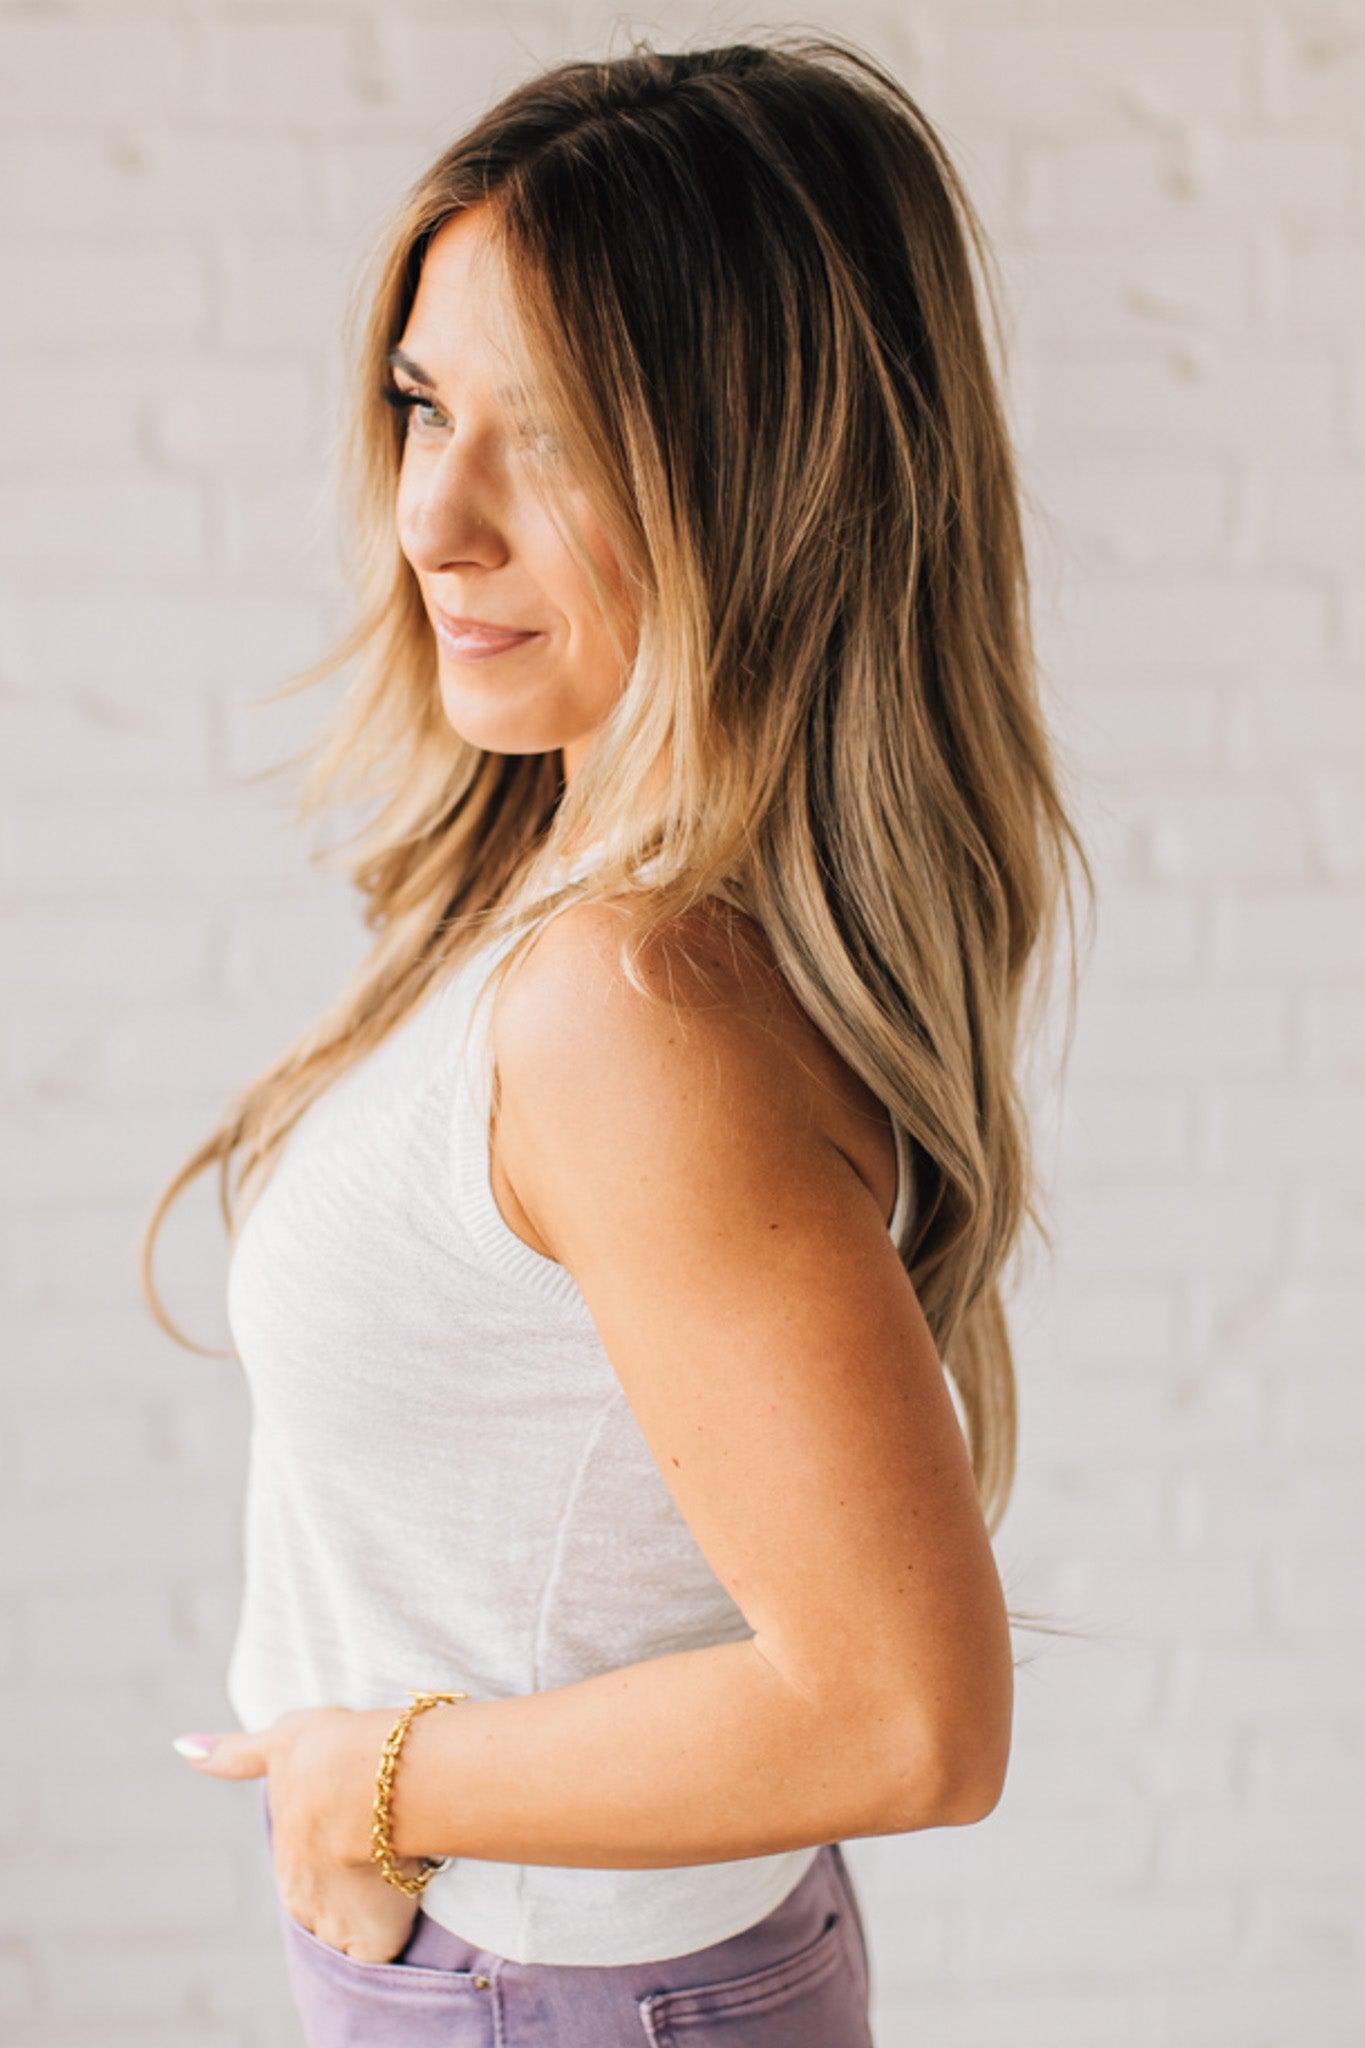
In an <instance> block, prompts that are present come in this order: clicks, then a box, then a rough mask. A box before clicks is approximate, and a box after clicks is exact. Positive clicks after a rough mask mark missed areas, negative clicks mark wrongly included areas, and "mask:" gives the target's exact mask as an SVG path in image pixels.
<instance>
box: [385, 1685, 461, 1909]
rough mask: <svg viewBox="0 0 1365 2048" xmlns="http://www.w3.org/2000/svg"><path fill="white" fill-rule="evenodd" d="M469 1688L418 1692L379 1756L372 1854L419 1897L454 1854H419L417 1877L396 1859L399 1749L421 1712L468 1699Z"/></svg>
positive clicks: (393, 1880) (396, 1880) (393, 1882)
mask: <svg viewBox="0 0 1365 2048" xmlns="http://www.w3.org/2000/svg"><path fill="white" fill-rule="evenodd" d="M468 1698H469V1694H468V1693H467V1692H414V1693H413V1695H412V1705H411V1706H408V1707H404V1709H403V1711H402V1713H401V1714H400V1715H399V1716H398V1719H397V1720H396V1721H395V1722H394V1724H393V1726H392V1728H391V1729H390V1730H389V1732H388V1734H387V1736H386V1737H385V1739H384V1748H383V1751H382V1752H381V1755H380V1758H379V1770H378V1773H377V1775H376V1778H375V1794H374V1820H373V1824H372V1825H371V1828H370V1855H371V1857H372V1858H373V1860H374V1862H375V1863H376V1864H377V1865H378V1866H379V1871H380V1875H381V1876H382V1877H384V1878H386V1879H387V1881H388V1882H389V1883H390V1884H391V1885H393V1886H395V1887H396V1889H397V1890H398V1891H400V1892H406V1893H408V1895H409V1897H412V1898H415V1897H417V1896H418V1895H419V1894H420V1893H421V1892H424V1891H425V1890H426V1888H427V1886H428V1885H429V1884H430V1883H431V1880H432V1878H433V1877H435V1875H436V1873H437V1871H438V1870H444V1869H445V1867H446V1865H447V1864H448V1863H451V1862H453V1861H454V1858H453V1857H450V1856H419V1857H418V1859H417V1860H418V1862H419V1864H420V1865H421V1869H420V1870H419V1871H418V1873H417V1875H416V1876H415V1877H408V1876H406V1875H405V1874H404V1872H403V1871H401V1870H400V1869H399V1868H398V1865H397V1862H396V1861H395V1860H394V1854H393V1839H392V1836H391V1834H390V1811H391V1805H392V1800H393V1774H394V1771H395V1770H396V1769H397V1766H398V1753H399V1751H400V1750H401V1749H402V1747H403V1738H404V1737H405V1736H406V1734H407V1732H408V1729H409V1728H410V1727H411V1725H412V1723H413V1720H414V1719H415V1718H416V1716H417V1715H418V1714H421V1713H425V1711H426V1709H427V1708H428V1707H435V1706H441V1705H444V1704H447V1703H453V1702H454V1701H456V1700H467V1699H468Z"/></svg>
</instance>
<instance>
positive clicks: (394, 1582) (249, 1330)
mask: <svg viewBox="0 0 1365 2048" xmlns="http://www.w3.org/2000/svg"><path fill="white" fill-rule="evenodd" d="M590 853H591V849H589V854H590ZM587 857H588V855H584V856H580V857H579V858H580V861H581V860H582V859H585V858H587ZM572 865H574V866H575V867H576V866H577V865H578V863H573V864H572ZM504 943H507V942H506V941H505V940H504V939H503V938H502V937H501V935H495V936H494V938H493V939H492V940H491V941H485V942H484V943H483V944H482V945H481V946H479V947H478V948H477V949H476V950H475V951H474V952H473V953H472V954H470V955H468V956H466V958H465V959H464V960H462V961H461V962H459V963H458V965H457V967H456V969H455V970H454V972H453V973H452V974H451V975H450V976H449V977H448V978H447V979H446V980H444V981H442V982H441V983H440V984H438V985H437V986H436V987H434V988H433V989H431V990H429V991H427V993H426V995H425V996H424V997H423V998H422V999H421V1000H419V1002H418V1003H417V1004H416V1006H415V1007H414V1008H413V1009H412V1010H411V1011H409V1013H408V1014H407V1015H406V1016H405V1017H404V1018H403V1020H402V1021H401V1023H399V1024H398V1025H396V1026H395V1027H394V1028H393V1030H391V1031H390V1033H389V1034H388V1036H387V1037H386V1038H385V1039H384V1040H383V1041H382V1042H381V1043H380V1044H379V1045H378V1046H376V1047H375V1048H374V1049H373V1050H372V1051H371V1052H369V1053H367V1054H366V1055H364V1056H363V1057H362V1058H361V1059H360V1060H358V1061H356V1062H355V1063H354V1064H353V1065H352V1066H350V1067H349V1068H347V1069H346V1071H345V1072H344V1073H343V1074H341V1075H340V1076H339V1077H338V1079H337V1080H336V1081H334V1082H333V1083H332V1084H331V1085H330V1086H329V1087H328V1088H327V1089H326V1090H325V1091H324V1093H323V1094H322V1095H321V1096H319V1097H318V1098H317V1099H316V1100H315V1101H313V1102H312V1103H311V1104H310V1105H309V1107H308V1108H307V1110H306V1111H305V1112H304V1114H303V1115H302V1117H300V1119H299V1121H298V1122H297V1123H296V1124H295V1126H294V1128H293V1130H292V1131H291V1132H290V1134H289V1137H288V1139H287V1141H286V1142H285V1144H284V1146H283V1148H282V1150H281V1152H280V1154H279V1156H278V1157H277V1159H276V1161H275V1165H274V1169H273V1171H272V1173H271V1176H270V1178H269V1179H268V1181H267V1182H266V1184H265V1186H264V1187H263V1188H262V1189H261V1190H260V1192H259V1193H258V1194H257V1195H256V1196H255V1198H254V1199H253V1201H252V1203H251V1205H250V1208H249V1211H248V1213H247V1215H246V1217H245V1219H244V1221H243V1223H242V1226H241V1228H240V1230H239V1232H238V1234H237V1237H236V1239H235V1242H234V1244H233V1248H232V1254H231V1258H230V1262H229V1266H228V1280H227V1309H228V1321H229V1326H230V1329H231V1332H232V1337H233V1342H234V1345H235V1348H236V1351H237V1355H238V1358H239V1360H240V1362H241V1365H242V1368H243V1371H244V1374H245V1377H246V1380H247V1385H248V1390H249V1394H250V1401H251V1435H250V1449H249V1457H248V1466H247V1480H246V1496H245V1504H244V1513H243V1531H242V1539H243V1586H242V1601H241V1608H240V1612H239V1618H238V1623H237V1630H236V1635H235V1638H234V1641H233V1645H232V1650H231V1655H230V1659H229V1665H228V1672H227V1680H226V1685H227V1694H228V1698H229V1701H230V1703H231V1706H232V1710H233V1712H234V1713H235V1714H236V1715H237V1717H238V1719H239V1721H240V1722H241V1724H242V1726H243V1727H244V1728H246V1729H249V1730H255V1729H259V1728H262V1727H264V1726H265V1725H266V1724H268V1723H269V1722H271V1721H273V1720H274V1719H275V1718H276V1716H278V1715H280V1714H282V1713H285V1712H286V1711H288V1710H289V1709H291V1708H295V1707H315V1706H325V1705H337V1706H345V1707H352V1708H359V1709H372V1708H375V1707H392V1708H393V1710H394V1712H395V1713H397V1712H398V1711H399V1710H400V1709H401V1708H402V1707H403V1706H405V1705H406V1704H407V1703H408V1696H409V1693H410V1692H411V1691H412V1690H415V1689H418V1688H421V1689H431V1690H437V1691H452V1690H464V1691H466V1692H467V1693H468V1694H469V1695H470V1697H471V1698H473V1699H501V1698H507V1697H510V1696H513V1695H518V1694H525V1693H531V1692H539V1691H544V1690H547V1689H549V1688H552V1687H555V1686H562V1685H571V1684H572V1683H574V1681H575V1680H577V1679H581V1678H587V1677H590V1676H592V1675H594V1674H595V1673H598V1672H602V1671H608V1670H612V1669H614V1668H616V1667H618V1666H620V1665H623V1664H631V1663H635V1662H637V1661H639V1660H642V1659H646V1658H652V1657H657V1656H661V1655H664V1654H665V1653H668V1652H672V1651H676V1650H685V1649H691V1648H694V1647H697V1646H699V1645H703V1644H709V1643H721V1642H735V1641H739V1640H742V1639H744V1638H746V1637H749V1636H751V1635H752V1634H753V1630H752V1629H751V1628H750V1627H749V1625H748V1623H747V1622H746V1620H745V1618H744V1615H743V1614H742V1613H741V1612H740V1609H739V1608H738V1607H737V1606H736V1604H735V1603H734V1601H733V1600H732V1599H731V1598H730V1596H729V1594H728V1593H727V1592H726V1590H725V1588H724V1587H723V1586H722V1585H721V1583H720V1581H719V1580H718V1579H717V1578H716V1576H715V1574H714V1573H713V1572H712V1570H711V1568H710V1566H709V1565H708V1564H707V1562H706V1560H705V1558H704V1557H703V1556H702V1553H701V1551H700V1549H699V1548H698V1546H697V1544H696V1542H695V1541H694V1539H693V1537H692V1535H691V1533H690V1531H689V1529H688V1527H687V1524H686V1522H685V1521H684V1519H683V1517H682V1515H681V1513H680V1512H679V1510H678V1508H677V1506H676V1505H675V1503H674V1500H673V1497H672V1495H671V1494H670V1492H669V1489H668V1487H667V1485H666V1483H665V1481H664V1479H663V1477H662V1475H661V1473H660V1471H659V1468H658V1466H657V1465H656V1463H655V1461H654V1458H653V1455H652V1453H651V1451H650V1449H649V1447H648V1445H647V1443H646V1441H645V1438H644V1436H643V1435H642V1433H641V1432H640V1430H639V1428H638V1427H637V1425H636V1423H635V1420H634V1417H633V1414H632V1411H631V1409H630V1406H629V1404H628V1403H627V1401H626V1399H625V1396H624V1394H623V1392H622V1390H621V1387H620V1384H619V1382H618V1380H617V1379H616V1376H615V1373H614V1371H613V1368H612V1365H611V1361H610V1359H609V1358H608V1356H607V1353H606V1350H605V1347H604V1346H603V1344H602V1342H601V1340H600V1338H599V1336H598V1334H597V1331H596V1327H595V1325H594V1323H593V1319H592V1316H591V1313H590V1312H589V1309H588V1307H587V1304H586V1302H585V1300H584V1298H583V1296H582V1294H581V1293H580V1292H579V1290H578V1287H577V1285H576V1284H575V1282H574V1280H573V1279H572V1277H571V1276H570V1274H569V1272H568V1270H567V1268H565V1267H563V1266H561V1265H559V1264H558V1263H557V1262H556V1261H554V1260H552V1259H548V1258H545V1257H542V1256H541V1254H540V1253H538V1252H536V1251H534V1250H533V1249H532V1248H531V1247H530V1246H529V1245H528V1244H526V1243H524V1242H523V1240H522V1239H521V1238H520V1237H518V1236H517V1234H516V1233H515V1232H514V1231H513V1230H512V1228H511V1227H510V1225H509V1224H508V1223H507V1222H506V1221H505V1220H504V1218H503V1216H502V1214H501V1212H500V1211H499V1209H498V1207H497V1203H496V1201H495V1199H494V1196H493V1191H492V1188H491V1186H490V1182H489V1172H488V1143H487V1133H488V1122H489V1107H490V1079H491V1054H490V1051H489V1045H488V1029H487V1019H488V1013H489V1007H490V1005H489V1004H488V1003H485V1004H484V1005H483V1006H482V1007H481V1009H480V1011H479V1014H478V1018H477V1020H476V1025H475V1029H474V1030H473V1031H472V1032H471V1033H470V1036H469V1041H468V1047H467V1049H465V1050H464V1053H463V1056H462V1041H463V1038H464V1032H465V1026H466V1023H467V1021H468V1018H469V1015H470V1006H471V1004H472V1002H473V998H474V995H475V994H476V992H477V989H478V987H479V985H481V982H482V980H483V978H484V976H485V975H486V973H487V971H488V969H489V967H490V966H491V965H492V964H493V961H494V959H495V958H496V957H497V954H498V949H499V948H500V947H501V945H503V944H504ZM895 1137H896V1148H897V1157H898V1162H899V1182H898V1192H897V1197H896V1205H895V1213H894V1215H893V1217H892V1220H891V1224H890V1226H889V1227H890V1230H891V1234H892V1236H893V1238H896V1237H898V1235H899V1232H900V1230H901V1228H902V1225H903V1222H904V1219H905V1216H906V1214H907V1211H908V1207H909V1202H910V1197H911V1188H910V1160H909V1147H908V1144H907V1142H906V1139H905V1135H904V1133H903V1132H902V1131H901V1129H900V1128H899V1126H898V1125H897V1127H896V1132H895ZM449 1711H451V1712H458V1711H459V1708H458V1706H456V1707H455V1708H452V1709H450V1710H449ZM816 1853H817V1847H816V1846H815V1845H812V1846H810V1847H803V1848H798V1849H788V1850H784V1851H780V1852H778V1853H776V1854H773V1855H762V1856H750V1857H744V1858H742V1859H739V1860H737V1861H732V1862H722V1863H704V1864H691V1865H688V1864H681V1865H676V1866H667V1867H659V1868H652V1869H625V1870H618V1869H593V1868H588V1867H580V1866H569V1865H557V1864H534V1865H532V1864H516V1863H505V1862H494V1861H488V1860H481V1859H478V1858H474V1857H468V1856H456V1857H453V1858H450V1859H448V1860H447V1862H446V1863H445V1865H444V1866H443V1867H442V1868H441V1869H440V1870H439V1871H438V1872H437V1873H436V1875H435V1876H434V1877H433V1878H432V1880H431V1881H430V1883H429V1884H428V1885H427V1887H426V1890H425V1891H424V1892H423V1894H422V1910H423V1911H424V1912H426V1913H427V1914H429V1915H430V1916H431V1918H432V1919H434V1920H437V1921H439V1922H440V1923H441V1924H442V1926H444V1927H447V1928H449V1929H450V1930H451V1931H452V1932H453V1933H455V1934H456V1935H458V1936H459V1937H461V1938H462V1939H463V1940H465V1941H467V1942H470V1943H472V1944H473V1945H474V1946H475V1947H478V1948H485V1949H490V1950H492V1951H493V1952H494V1953H495V1954H498V1955H502V1956H505V1957H507V1958H509V1959H510V1960H512V1961H514V1962H522V1963H536V1962H543V1963H593V1964H616V1963H638V1962H649V1961H654V1960H656V1959H663V1958H666V1957H670V1956H676V1955H682V1954H685V1953H687V1952H688V1951H689V1950H692V1949H697V1948H703V1947H706V1946H708V1945H709V1944H710V1943H712V1942H715V1941H720V1940H723V1939H725V1938H726V1937H727V1936H729V1935H732V1934H737V1933H740V1932H741V1931H742V1930H743V1929H745V1928H747V1927H751V1926H753V1925H754V1924H755V1923H756V1922H757V1921H759V1920H761V1919H762V1918H764V1916H765V1915H766V1914H767V1913H768V1912H770V1911H771V1910H772V1908H773V1907H774V1906H776V1905H777V1904H778V1903H779V1902H780V1901H781V1900H782V1899H783V1898H785V1897H786V1896H787V1894H788V1893H789V1892H790V1891H791V1890H792V1889H793V1887H794V1886H795V1885H796V1884H797V1882H798V1881H799V1880H800V1878H801V1877H803V1876H804V1874H805V1872H806V1870H807V1869H808V1867H809V1865H810V1864H811V1862H812V1861H813V1859H814V1857H815V1855H816Z"/></svg>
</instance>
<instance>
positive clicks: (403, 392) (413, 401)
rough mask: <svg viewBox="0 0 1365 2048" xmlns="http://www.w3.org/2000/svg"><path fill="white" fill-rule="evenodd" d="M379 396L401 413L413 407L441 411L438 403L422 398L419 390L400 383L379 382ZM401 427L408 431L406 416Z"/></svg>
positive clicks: (407, 411)
mask: <svg viewBox="0 0 1365 2048" xmlns="http://www.w3.org/2000/svg"><path fill="white" fill-rule="evenodd" d="M379 396H380V397H381V398H382V399H383V401H384V403H385V405H391V406H392V407H393V409H394V411H395V412H398V413H402V414H407V413H410V412H412V410H413V409H414V407H416V408H418V409H419V410H428V411H431V412H434V413H440V411H441V408H440V406H439V405H434V404H432V402H431V400H430V399H427V398H423V397H422V394H421V393H420V392H419V391H408V390H407V389H405V387H404V386H403V385H401V384H392V383H390V384H381V385H380V387H379ZM442 417H443V418H444V414H442ZM403 427H404V431H405V432H406V431H408V422H407V420H406V418H405V419H404V421H403Z"/></svg>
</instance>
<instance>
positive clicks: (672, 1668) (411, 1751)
mask: <svg viewBox="0 0 1365 2048" xmlns="http://www.w3.org/2000/svg"><path fill="white" fill-rule="evenodd" d="M452 1689H457V1688H454V1687H452ZM403 1704H404V1702H402V1701H399V1702H396V1703H395V1705H394V1707H392V1708H388V1707H385V1708H379V1709H375V1710H367V1711H364V1712H361V1713H358V1714H354V1715H352V1716H350V1717H349V1719H348V1722H347V1724H346V1726H345V1729H344V1731H343V1732H344V1740H345V1747H346V1753H345V1756H344V1758H343V1760H342V1768H341V1770H340V1771H339V1772H338V1777H337V1786H336V1791H337V1799H338V1812H337V1822H338V1827H339V1830H340V1834H339V1841H340V1843H341V1845H342V1851H343V1853H344V1854H346V1855H348V1856H352V1857H354V1859H355V1860H357V1861H360V1860H362V1859H364V1858H365V1857H366V1856H368V1853H369V1829H370V1820H371V1814H372V1807H373V1797H374V1781H375V1773H376V1770H377V1768H378V1762H379V1757H380V1753H381V1750H382V1747H383V1742H384V1738H385V1736H386V1735H387V1733H388V1731H389V1729H390V1728H391V1727H392V1725H393V1722H394V1720H395V1718H396V1716H397V1714H398V1713H399V1712H400V1711H401V1709H402V1706H403ZM909 1721H910V1716H909V1715H908V1714H906V1715H904V1716H901V1717H898V1725H896V1726H893V1725H891V1716H890V1715H889V1713H883V1714H881V1715H878V1714H876V1713H874V1712H873V1711H871V1710H870V1709H869V1708H866V1707H864V1708H862V1709H861V1710H859V1709H858V1708H857V1707H856V1705H855V1704H854V1699H853V1695H852V1693H850V1694H849V1696H848V1698H847V1699H846V1701H845V1702H844V1704H843V1709H842V1711H840V1710H836V1709H833V1708H831V1707H817V1706H815V1705H813V1704H812V1703H811V1702H810V1701H809V1700H807V1699H806V1698H805V1697H804V1696H802V1695H801V1694H799V1693H797V1692H796V1691H795V1690H794V1689H793V1688H792V1687H791V1686H790V1685H789V1684H788V1683H787V1681H786V1680H785V1679H784V1678H783V1677H782V1676H781V1675H780V1674H779V1673H778V1671H777V1670H776V1669H775V1668H774V1666H773V1665H771V1664H770V1663H769V1662H768V1661H767V1660H766V1658H764V1657H763V1656H762V1655H761V1654H760V1653H759V1652H758V1651H757V1650H756V1649H755V1648H754V1647H753V1644H752V1643H751V1642H750V1641H747V1640H745V1641H741V1642H735V1643H721V1644H715V1645H711V1646H708V1647H705V1648H701V1649H694V1650H684V1651H679V1652H676V1653H674V1654H672V1655H669V1656H664V1657H657V1658H651V1659H648V1660H646V1661H644V1662H641V1663H637V1664H630V1665H625V1666H622V1667H621V1668H619V1669H617V1670H614V1671H609V1672H603V1673H601V1674H598V1675H595V1676H594V1677H592V1678H587V1679H582V1680H579V1681H578V1682H577V1683H575V1684H572V1685H566V1686H559V1687H556V1688H554V1689H553V1690H550V1691H546V1692H537V1693H530V1694H525V1695H518V1696H515V1697H512V1698H508V1699H498V1700H477V1699H470V1700H459V1701H457V1702H455V1703H454V1704H453V1705H449V1706H447V1705H440V1706H436V1707H433V1708H432V1709H430V1710H429V1711H428V1712H425V1713H421V1714H417V1715H415V1716H414V1717H413V1720H412V1722H411V1724H410V1726H409V1729H408V1733H407V1736H406V1737H405V1739H404V1743H403V1747H402V1752H401V1754H400V1756H399V1760H398V1768H397V1772H396V1774H395V1779H394V1792H393V1801H392V1839H393V1846H394V1852H395V1854H396V1855H398V1856H400V1857H407V1856H471V1857H479V1858H485V1859H489V1860H491V1861H494V1862H510V1863H549V1864H570V1865H587V1866H590V1867H592V1868H613V1869H651V1868H654V1867H657V1866H662V1865H668V1864H682V1863H713V1862H723V1861H725V1860H727V1859H729V1858H738V1857H744V1856H761V1855H766V1854H769V1853H773V1852H776V1851H779V1850H783V1849H793V1848H802V1847H806V1846H808V1845H811V1844H815V1843H820V1842H827V1841H839V1840H843V1839H846V1838H848V1837H850V1836H855V1835H868V1834H887V1833H893V1832H901V1831H903V1830H904V1831H908V1830H910V1829H913V1828H917V1827H933V1826H939V1825H942V1824H944V1823H945V1822H946V1821H949V1820H950V1819H951V1818H952V1816H951V1815H950V1814H949V1813H948V1812H947V1811H946V1809H945V1803H944V1799H943V1795H942V1780H941V1776H940V1774H939V1772H938V1771H937V1769H936V1765H935V1757H934V1755H933V1753H932V1750H931V1747H930V1745H929V1744H928V1743H924V1744H923V1746H922V1749H921V1750H920V1752H919V1753H918V1754H917V1753H916V1749H915V1746H914V1743H913V1741H912V1739H911V1737H910V1736H908V1735H907V1734H906V1732H905V1729H906V1724H908V1723H909ZM343 1808H344V1810H342V1809H343Z"/></svg>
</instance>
